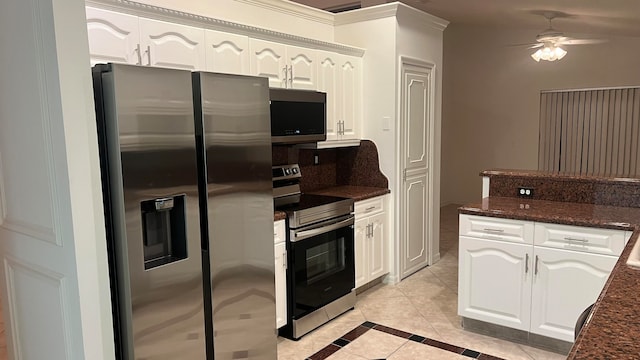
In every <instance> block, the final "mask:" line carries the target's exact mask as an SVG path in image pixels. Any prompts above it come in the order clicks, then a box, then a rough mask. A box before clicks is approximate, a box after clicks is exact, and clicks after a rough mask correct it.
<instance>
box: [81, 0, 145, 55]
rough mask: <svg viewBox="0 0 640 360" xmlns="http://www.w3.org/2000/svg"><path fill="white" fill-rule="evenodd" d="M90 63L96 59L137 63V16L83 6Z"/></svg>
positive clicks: (138, 36) (138, 49)
mask: <svg viewBox="0 0 640 360" xmlns="http://www.w3.org/2000/svg"><path fill="white" fill-rule="evenodd" d="M86 12H87V32H88V37H89V57H90V59H91V66H93V65H95V64H100V63H108V62H113V63H121V64H138V65H140V61H141V60H140V56H141V53H140V52H139V51H140V48H139V39H140V31H139V26H138V17H137V16H133V15H127V14H122V13H117V12H113V11H108V10H102V9H95V8H91V7H87V8H86Z"/></svg>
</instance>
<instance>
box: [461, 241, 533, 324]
mask: <svg viewBox="0 0 640 360" xmlns="http://www.w3.org/2000/svg"><path fill="white" fill-rule="evenodd" d="M532 250H533V247H532V246H531V245H520V244H510V243H504V242H496V241H491V240H479V239H474V238H469V237H466V236H461V237H460V258H459V262H460V264H459V270H458V271H459V282H458V287H459V289H458V314H459V315H461V316H464V317H468V318H471V319H476V320H482V321H487V322H490V323H493V324H498V325H503V326H508V327H511V328H514V329H519V330H529V309H530V306H531V275H530V268H529V265H530V263H528V261H529V259H530V256H531V255H532V252H533V251H532ZM527 254H529V256H527Z"/></svg>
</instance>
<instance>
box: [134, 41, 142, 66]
mask: <svg viewBox="0 0 640 360" xmlns="http://www.w3.org/2000/svg"><path fill="white" fill-rule="evenodd" d="M135 52H136V55H137V56H138V62H137V63H136V65H142V54H141V53H140V44H137V45H136V50H135Z"/></svg>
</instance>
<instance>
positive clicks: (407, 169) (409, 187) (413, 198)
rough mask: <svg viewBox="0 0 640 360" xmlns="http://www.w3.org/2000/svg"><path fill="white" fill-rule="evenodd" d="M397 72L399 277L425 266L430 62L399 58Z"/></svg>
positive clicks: (428, 215) (431, 119)
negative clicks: (398, 105)
mask: <svg viewBox="0 0 640 360" xmlns="http://www.w3.org/2000/svg"><path fill="white" fill-rule="evenodd" d="M400 76H401V79H400V86H401V89H400V91H401V92H400V124H401V125H400V127H401V142H400V159H399V160H400V164H402V187H401V191H402V193H401V194H400V219H401V221H400V226H401V229H400V251H401V255H400V278H401V279H403V278H405V277H407V276H409V275H411V274H412V273H414V272H416V271H418V270H420V269H421V268H423V267H425V266H427V265H428V261H429V251H430V249H429V243H430V234H431V233H432V231H431V229H430V228H429V224H431V221H432V209H430V201H429V199H430V197H431V194H430V191H429V189H430V188H431V186H430V184H431V181H432V178H433V174H431V173H430V172H431V170H430V164H432V163H433V160H432V157H433V151H432V148H433V144H432V141H431V136H432V135H431V134H433V126H434V112H433V105H434V100H433V99H434V80H433V66H432V65H430V64H426V63H422V62H418V61H413V60H410V59H406V58H403V59H402V64H401V73H400ZM435 226H438V224H435Z"/></svg>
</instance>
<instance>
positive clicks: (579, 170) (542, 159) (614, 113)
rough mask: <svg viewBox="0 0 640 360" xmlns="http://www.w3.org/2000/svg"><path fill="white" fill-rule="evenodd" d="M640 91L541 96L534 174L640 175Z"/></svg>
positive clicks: (616, 89)
mask: <svg viewBox="0 0 640 360" xmlns="http://www.w3.org/2000/svg"><path fill="white" fill-rule="evenodd" d="M638 139H640V88H638V87H632V88H615V89H595V90H571V91H550V92H541V94H540V138H539V145H538V169H539V170H544V171H553V172H562V173H567V174H574V175H596V176H618V177H636V176H640V146H638Z"/></svg>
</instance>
